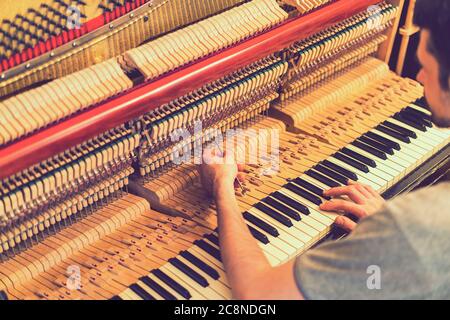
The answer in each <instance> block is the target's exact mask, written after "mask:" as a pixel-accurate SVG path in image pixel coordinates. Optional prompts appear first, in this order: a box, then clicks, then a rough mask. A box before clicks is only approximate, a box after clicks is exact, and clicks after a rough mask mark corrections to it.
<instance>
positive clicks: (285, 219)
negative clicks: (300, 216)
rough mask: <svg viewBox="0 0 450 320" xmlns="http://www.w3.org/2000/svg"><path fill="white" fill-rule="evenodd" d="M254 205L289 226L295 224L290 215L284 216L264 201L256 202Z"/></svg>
mask: <svg viewBox="0 0 450 320" xmlns="http://www.w3.org/2000/svg"><path fill="white" fill-rule="evenodd" d="M254 207H255V208H256V209H258V210H259V211H261V212H263V213H265V214H266V215H268V216H269V217H271V218H273V219H275V220H276V221H278V222H279V223H281V224H282V225H284V226H286V227H288V228H290V227H292V226H293V224H292V221H291V220H290V219H289V218H288V217H286V216H283V215H282V214H280V213H278V212H276V211H275V210H273V209H271V208H269V207H268V206H266V205H265V204H264V203H262V202H259V203H257V204H255V205H254Z"/></svg>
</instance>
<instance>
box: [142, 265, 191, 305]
mask: <svg viewBox="0 0 450 320" xmlns="http://www.w3.org/2000/svg"><path fill="white" fill-rule="evenodd" d="M151 273H153V274H154V275H155V276H156V277H157V278H158V279H159V280H161V281H162V282H164V283H165V284H167V285H168V286H169V288H172V289H173V290H174V291H176V292H177V293H178V294H179V295H180V296H182V297H183V298H185V299H187V300H189V299H190V298H192V296H191V293H190V292H189V291H188V290H187V289H186V288H185V287H183V286H182V285H181V284H179V283H178V282H176V281H175V280H173V279H172V278H171V277H169V276H168V275H167V274H165V273H164V272H163V271H161V270H159V269H155V270H152V271H151Z"/></svg>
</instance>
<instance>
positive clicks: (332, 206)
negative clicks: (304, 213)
mask: <svg viewBox="0 0 450 320" xmlns="http://www.w3.org/2000/svg"><path fill="white" fill-rule="evenodd" d="M320 209H321V210H325V211H343V212H346V213H350V214H353V215H354V216H355V217H357V218H363V217H365V216H367V212H366V211H365V210H364V209H363V208H362V207H361V206H360V205H358V204H356V203H353V202H350V201H345V200H332V201H327V202H324V203H323V204H321V205H320Z"/></svg>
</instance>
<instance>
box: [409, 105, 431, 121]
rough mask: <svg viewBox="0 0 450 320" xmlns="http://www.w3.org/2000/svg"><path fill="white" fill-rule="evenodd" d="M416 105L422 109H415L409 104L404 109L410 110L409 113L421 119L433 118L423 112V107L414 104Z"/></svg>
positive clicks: (429, 119)
mask: <svg viewBox="0 0 450 320" xmlns="http://www.w3.org/2000/svg"><path fill="white" fill-rule="evenodd" d="M416 107H419V109H422V110H417V109H415V108H413V107H410V106H408V107H406V108H405V109H404V110H406V111H408V112H411V114H417V115H418V116H420V117H421V118H422V119H425V120H428V121H432V120H433V118H432V117H431V116H430V115H429V114H428V113H426V112H425V109H423V108H421V107H420V106H419V105H416Z"/></svg>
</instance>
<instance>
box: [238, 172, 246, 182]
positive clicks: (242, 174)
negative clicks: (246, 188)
mask: <svg viewBox="0 0 450 320" xmlns="http://www.w3.org/2000/svg"><path fill="white" fill-rule="evenodd" d="M246 178H247V175H246V174H245V173H243V172H239V173H238V174H237V179H238V180H239V181H240V182H245V180H246Z"/></svg>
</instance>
